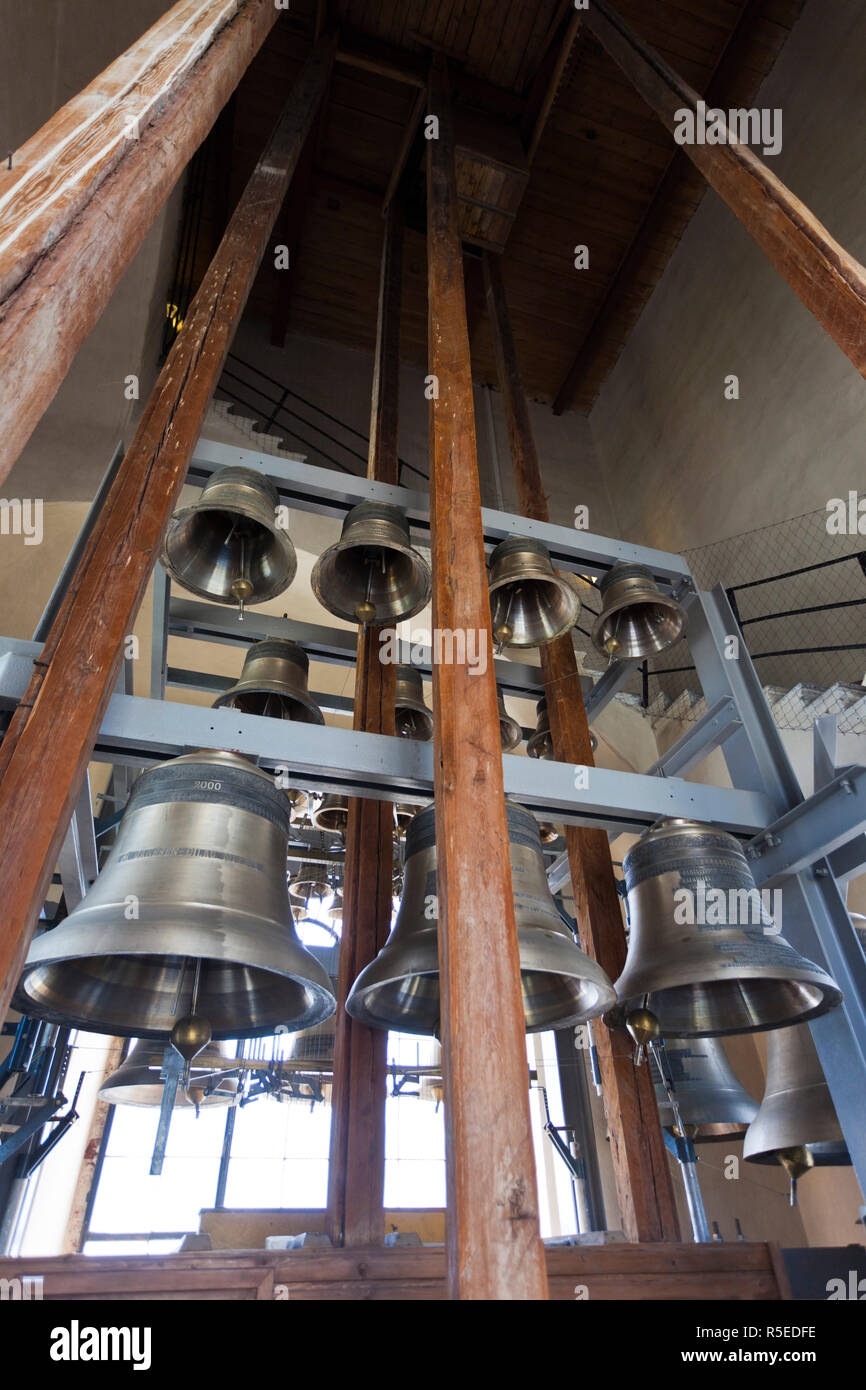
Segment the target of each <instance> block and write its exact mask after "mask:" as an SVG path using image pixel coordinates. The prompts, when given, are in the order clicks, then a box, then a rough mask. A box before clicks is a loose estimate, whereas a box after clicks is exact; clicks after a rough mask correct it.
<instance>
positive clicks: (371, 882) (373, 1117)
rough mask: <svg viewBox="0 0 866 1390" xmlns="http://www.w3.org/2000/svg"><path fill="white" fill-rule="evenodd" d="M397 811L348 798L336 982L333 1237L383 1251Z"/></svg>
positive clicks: (394, 346)
mask: <svg viewBox="0 0 866 1390" xmlns="http://www.w3.org/2000/svg"><path fill="white" fill-rule="evenodd" d="M403 233H404V218H403V205H402V202H401V200H400V198H395V199H394V200H393V201H392V203H391V207H390V210H389V213H388V218H387V221H386V223H385V236H384V240H383V244H382V262H381V272H380V277H379V310H378V319H377V324H376V354H375V358H374V364H373V400H372V408H371V413H370V450H369V456H368V464H367V477H368V478H371V479H375V480H376V481H378V482H382V483H391V484H393V485H394V486H395V487H396V486H397V483H398V481H399V477H398V474H399V467H400V462H399V456H398V425H399V387H400V306H401V299H402V293H401V291H402V282H403ZM382 632H383V629H382V628H381V627H365V628H363V629H362V631H361V633H360V634H359V637H358V661H357V665H356V668H355V708H354V718H353V728H355V729H362V730H364V732H366V733H372V734H393V733H394V693H395V671H394V667H393V665H388V664H384V665H383V663H382V662H381V661H380V660H379V653H380V651H381V645H380V643H381V634H382ZM393 841H394V807H393V805H392V804H391V802H388V801H373V800H372V799H371V798H370V797H350V798H349V823H348V826H347V828H346V867H345V875H344V879H343V934H342V937H341V940H340V971H339V979H338V982H337V1028H336V1037H335V1040H334V1085H333V1098H332V1102H331V1149H330V1163H329V1166H328V1229H329V1233H330V1236H331V1239H332V1240H333V1242H334V1244H335V1245H347V1246H350V1245H351V1246H359V1245H381V1244H382V1243H383V1241H384V1239H385V1212H384V1207H383V1200H384V1184H385V1098H386V1089H387V1081H386V1063H387V1051H386V1049H387V1042H388V1035H387V1033H385V1032H383V1031H382V1030H381V1029H375V1028H367V1027H365V1025H364V1024H363V1023H359V1022H358V1021H357V1020H356V1019H353V1018H350V1017H349V1015H348V1014H347V1013H346V1008H345V1005H346V999H347V997H348V993H349V990H350V989H351V988H352V985H353V983H354V981H355V980H356V978H357V976H358V975H359V973H360V972H361V971H362V970H363V969H364V967H365V966H367V965H369V963H370V962H371V961H372V960H373V959H374V958H375V956H376V954H377V952H378V951H379V950H380V949H381V948H382V946H384V944H385V942H386V940H387V937H388V931H389V928H390V925H391V893H392V874H393Z"/></svg>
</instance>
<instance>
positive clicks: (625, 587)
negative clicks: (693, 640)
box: [592, 564, 686, 660]
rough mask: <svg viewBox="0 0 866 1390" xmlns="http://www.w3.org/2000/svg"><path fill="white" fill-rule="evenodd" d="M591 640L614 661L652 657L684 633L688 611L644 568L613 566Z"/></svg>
mask: <svg viewBox="0 0 866 1390" xmlns="http://www.w3.org/2000/svg"><path fill="white" fill-rule="evenodd" d="M599 587H600V590H601V613H600V614H599V616H598V617H597V618H596V620H595V624H594V626H593V629H592V640H593V642H594V643H595V645H596V647H597V648H598V650H599V651H600V652H603V653H604V655H605V656H609V657H610V658H611V659H614V658H616V659H617V660H620V659H631V658H634V657H637V658H640V657H645V656H653V655H654V654H655V653H656V652H663V651H664V650H665V648H666V647H672V646H673V644H674V642H677V641H678V640H679V638H680V637H681V636H682V634H683V629H684V627H685V624H686V614H685V609H683V608H682V607H681V606H680V604H678V603H677V601H676V599H673V598H671V597H670V595H669V594H665V593H662V590H661V589H660V588H659V586H658V584H657V583H656V582H655V580H654V579H653V577H652V574H651V573H650V571H649V570H648V569H646V568H645V567H644V566H643V565H631V564H622V565H614V567H613V569H612V570H609V571H608V573H607V574H606V575H605V576H604V578H603V579H602V581H601V585H600V586H599Z"/></svg>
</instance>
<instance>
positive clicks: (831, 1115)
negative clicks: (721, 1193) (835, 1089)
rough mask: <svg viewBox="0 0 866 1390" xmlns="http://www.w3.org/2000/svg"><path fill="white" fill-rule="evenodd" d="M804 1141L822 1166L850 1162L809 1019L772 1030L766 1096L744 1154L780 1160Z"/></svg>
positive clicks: (758, 1160)
mask: <svg viewBox="0 0 866 1390" xmlns="http://www.w3.org/2000/svg"><path fill="white" fill-rule="evenodd" d="M801 1147H808V1150H809V1153H810V1154H811V1155H812V1160H813V1163H815V1164H817V1165H818V1166H819V1167H831V1166H833V1167H836V1166H839V1165H844V1164H848V1163H850V1162H851V1159H850V1156H849V1154H848V1146H847V1144H846V1143H845V1139H844V1136H843V1134H842V1127H841V1125H840V1124H839V1121H838V1119H837V1118H836V1111H835V1109H834V1106H833V1101H832V1098H831V1096H830V1088H829V1086H828V1085H827V1082H826V1080H825V1078H824V1073H823V1071H822V1070H821V1063H820V1061H819V1060H818V1053H817V1050H816V1048H815V1044H814V1043H813V1041H812V1034H811V1032H810V1029H809V1025H808V1024H807V1023H801V1024H799V1025H798V1026H797V1027H796V1028H783V1029H780V1030H779V1031H778V1032H774V1033H768V1035H767V1081H766V1085H765V1087H764V1099H763V1100H762V1102H761V1108H760V1110H759V1111H758V1114H757V1117H756V1118H755V1119H754V1120H753V1122H752V1124H751V1125H750V1126H749V1131H748V1133H747V1135H746V1139H745V1143H744V1144H743V1158H747V1159H748V1160H749V1162H750V1163H773V1162H776V1161H781V1160H780V1159H779V1155H780V1153H783V1152H785V1151H786V1150H789V1149H799V1148H801Z"/></svg>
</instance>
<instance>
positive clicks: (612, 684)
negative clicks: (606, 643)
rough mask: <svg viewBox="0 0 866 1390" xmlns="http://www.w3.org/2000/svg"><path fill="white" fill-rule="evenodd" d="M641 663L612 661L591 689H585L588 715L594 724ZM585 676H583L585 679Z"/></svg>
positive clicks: (582, 678)
mask: <svg viewBox="0 0 866 1390" xmlns="http://www.w3.org/2000/svg"><path fill="white" fill-rule="evenodd" d="M639 664H640V663H639V662H637V661H612V662H611V664H610V666H608V668H607V670H606V671H605V673H604V675H603V676H601V677H600V678H599V680H597V681H596V682H595V684H594V685H593V686H592V687H591V689H590V690H589V691H584V705H585V706H586V717H587V719H588V721H589V723H590V724H592V723H593V722H594V721H595V720H596V719H597V718H598V716H599V715H600V714H601V712H602V710H603V709H604V708H605V706H606V705H609V704H610V702H611V700H612V699H613V698H614V696H615V695H618V694H619V692H620V690H622V688H623V686H624V685H625V684H626V683H627V682H628V681H629V680H630V679H631V677H632V676H633V675H634V673H635V671H636V670H637V667H638V665H639ZM584 679H585V677H583V676H582V677H581V680H582V681H583V680H584Z"/></svg>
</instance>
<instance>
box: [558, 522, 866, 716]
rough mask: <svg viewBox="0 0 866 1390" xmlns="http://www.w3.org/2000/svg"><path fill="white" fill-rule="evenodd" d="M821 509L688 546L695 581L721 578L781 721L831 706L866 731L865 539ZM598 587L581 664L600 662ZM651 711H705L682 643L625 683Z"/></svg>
mask: <svg viewBox="0 0 866 1390" xmlns="http://www.w3.org/2000/svg"><path fill="white" fill-rule="evenodd" d="M827 520H828V513H827V511H825V510H821V511H816V512H808V513H806V514H805V515H803V516H798V517H794V518H792V519H791V520H789V521H784V522H780V523H778V524H777V525H774V526H765V527H761V528H760V529H758V530H756V531H748V532H746V533H745V534H743V535H739V536H732V537H731V538H730V539H728V540H724V541H718V542H716V543H715V544H714V545H708V546H702V547H700V548H697V549H695V550H690V551H686V552H685V559H686V560H687V562H688V565H689V568H690V570H691V572H692V574H693V576H694V579H695V582H696V584H697V586H698V588H700V589H712V588H714V587H715V586H716V585H717V584H722V585H723V587H724V588H725V589H726V590H727V593H728V598H729V600H730V602H731V606H732V608H733V610H734V613H735V615H736V617H737V619H738V621H739V623H740V626H741V637H742V639H743V640H744V641H745V643H746V646H747V647H748V649H749V652H750V654H751V656H752V660H753V661H754V664H755V669H756V670H757V672H758V676H759V678H760V681H761V684H762V685H763V687H764V693H765V695H766V697H767V700H768V702H769V704H770V706H771V708H772V710H773V716H774V718H775V720H776V723H777V724H778V725H779V726H780V727H781V728H787V729H809V728H811V726H812V724H813V722H814V720H815V719H816V718H817V717H818V716H819V715H822V714H835V715H837V717H838V721H839V730H840V732H842V733H848V732H851V733H855V732H866V685H864V684H863V682H864V679H866V676H864V672H866V544H864V540H863V537H862V536H859V535H858V534H857V533H856V529H854V530H853V533H851V532H849V533H848V534H841V535H836V534H832V533H831V532H830V531H829V530H828V525H827ZM600 606H601V600H600V595H598V594H597V593H593V592H592V590H589V591H588V593H587V594H586V596H585V602H584V607H583V612H582V614H581V619H580V623H581V628H582V629H583V630H582V631H580V632H578V633H577V634H576V645H577V647H578V648H579V649H580V650H581V651H582V652H583V654H584V666H585V669H586V670H587V671H593V672H594V673H598V670H599V667H600V666H601V665H602V664H603V661H602V659H601V658H599V656H598V654H597V653H596V652H595V651H594V649H593V647H592V644H591V642H590V641H589V632H590V631H591V628H592V624H593V622H594V616H595V614H596V613H597V612H598V610H599V608H600ZM625 691H626V698H627V699H629V700H635V699H639V700H640V701H641V703H642V704H645V706H646V707H647V708H648V710H649V711H650V713H651V714H655V715H665V716H667V717H669V718H676V719H681V720H686V721H689V720H695V719H698V718H700V716H701V715H702V714H703V713H704V712H705V710H706V702H705V701H704V700H703V698H702V697H701V690H700V683H699V681H698V677H697V672H696V671H695V668H694V663H693V662H692V659H691V655H690V653H689V649H688V643H687V641H685V640H682V641H680V642H678V643H677V644H676V646H674V647H670V648H668V650H667V651H665V652H662V653H661V654H660V655H659V656H657V657H654V658H650V660H649V661H648V663H647V665H646V670H640V671H637V672H636V673H635V674H634V676H633V677H632V679H631V680H630V681H629V683H628V685H627V686H626V687H625Z"/></svg>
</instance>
